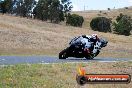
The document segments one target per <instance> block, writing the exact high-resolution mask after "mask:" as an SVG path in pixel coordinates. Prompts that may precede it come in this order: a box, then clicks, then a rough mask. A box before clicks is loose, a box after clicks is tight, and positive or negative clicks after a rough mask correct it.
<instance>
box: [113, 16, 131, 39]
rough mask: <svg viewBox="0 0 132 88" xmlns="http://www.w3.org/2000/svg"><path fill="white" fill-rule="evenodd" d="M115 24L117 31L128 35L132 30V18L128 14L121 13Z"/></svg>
mask: <svg viewBox="0 0 132 88" xmlns="http://www.w3.org/2000/svg"><path fill="white" fill-rule="evenodd" d="M113 26H114V31H115V33H117V34H121V35H126V36H128V35H130V31H131V30H132V19H131V17H129V16H127V15H123V14H120V16H117V19H116V22H114V23H113Z"/></svg>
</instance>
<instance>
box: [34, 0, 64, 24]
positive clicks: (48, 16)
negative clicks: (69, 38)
mask: <svg viewBox="0 0 132 88" xmlns="http://www.w3.org/2000/svg"><path fill="white" fill-rule="evenodd" d="M34 13H35V17H36V18H37V19H41V20H43V21H47V20H50V21H51V23H59V22H61V21H64V11H63V5H62V4H61V2H60V1H59V0H39V1H38V4H37V6H36V8H35V9H34Z"/></svg>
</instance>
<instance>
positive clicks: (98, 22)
mask: <svg viewBox="0 0 132 88" xmlns="http://www.w3.org/2000/svg"><path fill="white" fill-rule="evenodd" d="M90 27H91V28H92V30H94V31H100V32H111V20H110V19H108V18H106V17H96V18H93V19H92V21H91V22H90Z"/></svg>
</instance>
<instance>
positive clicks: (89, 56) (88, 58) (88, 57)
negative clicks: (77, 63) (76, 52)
mask: <svg viewBox="0 0 132 88" xmlns="http://www.w3.org/2000/svg"><path fill="white" fill-rule="evenodd" d="M85 58H86V59H87V60H92V59H94V56H93V55H88V56H85Z"/></svg>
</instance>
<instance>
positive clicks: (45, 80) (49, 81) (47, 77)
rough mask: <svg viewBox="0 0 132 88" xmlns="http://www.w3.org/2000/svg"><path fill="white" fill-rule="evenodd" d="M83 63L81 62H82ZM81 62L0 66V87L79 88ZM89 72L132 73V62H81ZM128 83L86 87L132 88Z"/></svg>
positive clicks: (89, 86) (88, 87)
mask: <svg viewBox="0 0 132 88" xmlns="http://www.w3.org/2000/svg"><path fill="white" fill-rule="evenodd" d="M80 64H81V63H80ZM80 64H75V63H74V64H70V63H69V64H68V63H65V64H64V63H63V64H33V65H30V64H27V65H13V66H0V88H77V87H79V85H77V83H76V80H75V79H76V74H77V68H78V67H79V65H80ZM81 65H82V66H83V67H84V68H85V69H86V71H87V73H100V74H101V73H102V74H106V73H109V74H110V73H128V74H131V75H132V70H131V69H130V68H131V67H132V62H118V63H109V64H108V63H99V62H93V63H92V62H89V63H84V64H81ZM124 68H125V69H124ZM97 69H98V70H97ZM131 86H132V83H130V84H128V85H126V84H124V85H122V84H121V85H119V84H110V85H101V84H98V85H92V84H90V85H85V86H84V87H86V88H102V87H104V88H106V87H107V88H130V87H131Z"/></svg>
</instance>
